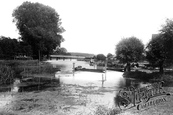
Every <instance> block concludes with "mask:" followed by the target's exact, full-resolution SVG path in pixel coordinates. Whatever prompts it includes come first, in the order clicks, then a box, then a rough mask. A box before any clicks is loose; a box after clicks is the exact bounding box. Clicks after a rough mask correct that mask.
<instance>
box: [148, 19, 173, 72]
mask: <svg viewBox="0 0 173 115" xmlns="http://www.w3.org/2000/svg"><path fill="white" fill-rule="evenodd" d="M146 49H147V51H146V54H147V56H146V58H147V59H148V61H149V62H150V63H151V64H152V65H153V66H159V67H160V72H161V73H163V72H164V71H163V67H166V66H169V65H171V64H172V63H173V60H172V59H173V21H172V20H167V21H166V25H164V26H163V28H162V29H161V31H160V33H159V34H157V35H155V36H154V37H153V38H152V39H151V40H150V42H149V43H148V45H147V47H146Z"/></svg>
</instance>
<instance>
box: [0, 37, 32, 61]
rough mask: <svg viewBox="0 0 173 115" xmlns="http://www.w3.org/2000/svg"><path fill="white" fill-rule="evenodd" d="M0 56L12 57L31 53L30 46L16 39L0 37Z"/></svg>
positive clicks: (2, 57)
mask: <svg viewBox="0 0 173 115" xmlns="http://www.w3.org/2000/svg"><path fill="white" fill-rule="evenodd" d="M0 53H1V54H0V58H1V59H14V57H15V56H18V55H26V56H31V55H32V49H31V46H30V45H28V44H26V43H24V42H22V41H17V39H11V38H9V37H4V36H1V37H0Z"/></svg>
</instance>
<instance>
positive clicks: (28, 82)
mask: <svg viewBox="0 0 173 115" xmlns="http://www.w3.org/2000/svg"><path fill="white" fill-rule="evenodd" d="M18 87H19V89H18V92H31V91H45V90H48V89H49V88H51V89H53V88H55V87H60V80H59V79H56V78H42V77H41V78H38V77H31V78H29V79H24V80H21V84H20V85H19V86H18ZM49 90H50V89H49Z"/></svg>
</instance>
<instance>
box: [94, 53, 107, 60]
mask: <svg viewBox="0 0 173 115" xmlns="http://www.w3.org/2000/svg"><path fill="white" fill-rule="evenodd" d="M96 59H97V60H100V61H105V60H106V56H105V55H104V54H98V55H97V56H96Z"/></svg>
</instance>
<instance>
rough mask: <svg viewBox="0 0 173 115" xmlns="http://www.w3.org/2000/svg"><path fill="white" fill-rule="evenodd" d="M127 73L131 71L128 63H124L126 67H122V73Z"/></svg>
mask: <svg viewBox="0 0 173 115" xmlns="http://www.w3.org/2000/svg"><path fill="white" fill-rule="evenodd" d="M129 71H131V68H130V63H126V65H125V67H124V72H129Z"/></svg>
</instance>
